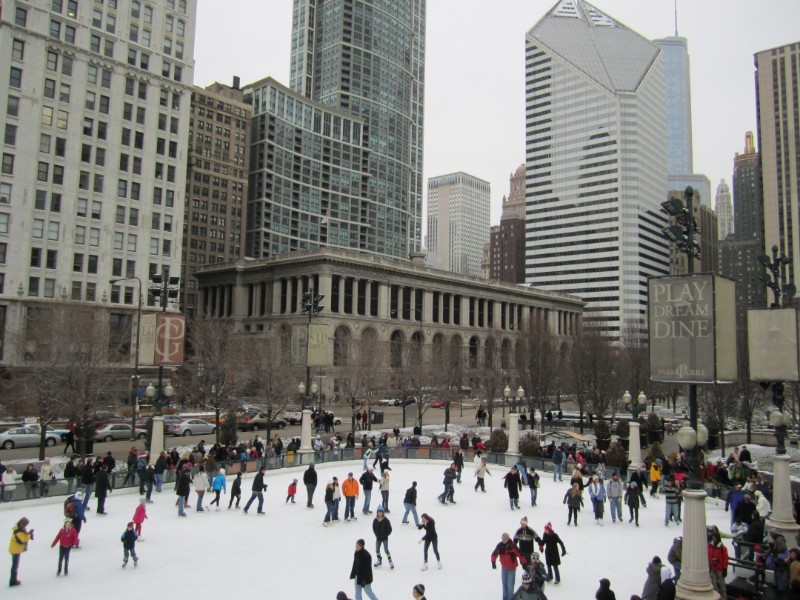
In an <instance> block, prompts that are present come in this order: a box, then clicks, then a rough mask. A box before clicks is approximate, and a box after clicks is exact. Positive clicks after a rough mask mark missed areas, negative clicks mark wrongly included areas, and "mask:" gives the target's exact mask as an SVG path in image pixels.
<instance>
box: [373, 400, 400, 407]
mask: <svg viewBox="0 0 800 600" xmlns="http://www.w3.org/2000/svg"><path fill="white" fill-rule="evenodd" d="M399 400H400V399H399V398H381V399H380V400H378V406H397V402H398V401H399Z"/></svg>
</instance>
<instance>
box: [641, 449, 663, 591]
mask: <svg viewBox="0 0 800 600" xmlns="http://www.w3.org/2000/svg"><path fill="white" fill-rule="evenodd" d="M653 481H661V465H659V464H658V463H657V462H655V461H653V462H652V463H651V464H650V482H651V483H652V482H653ZM659 583H660V582H659ZM642 600H645V599H644V597H642Z"/></svg>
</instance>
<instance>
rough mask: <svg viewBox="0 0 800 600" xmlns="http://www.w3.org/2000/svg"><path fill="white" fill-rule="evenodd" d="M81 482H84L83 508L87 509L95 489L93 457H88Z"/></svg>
mask: <svg viewBox="0 0 800 600" xmlns="http://www.w3.org/2000/svg"><path fill="white" fill-rule="evenodd" d="M81 483H82V484H83V508H84V509H86V507H87V506H88V505H89V500H90V499H91V496H92V492H93V491H94V465H93V464H92V459H91V458H89V459H86V464H85V465H83V469H81Z"/></svg>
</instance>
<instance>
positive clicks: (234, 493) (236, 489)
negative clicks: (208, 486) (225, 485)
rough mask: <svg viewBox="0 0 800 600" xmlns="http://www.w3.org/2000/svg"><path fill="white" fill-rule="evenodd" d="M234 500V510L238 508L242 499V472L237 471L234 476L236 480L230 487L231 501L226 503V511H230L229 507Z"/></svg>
mask: <svg viewBox="0 0 800 600" xmlns="http://www.w3.org/2000/svg"><path fill="white" fill-rule="evenodd" d="M234 498H235V499H236V508H237V510H238V508H239V501H240V500H241V499H242V472H241V471H239V472H238V473H237V474H236V478H235V479H234V480H233V485H231V499H230V502H228V509H229V510H230V508H231V506H233V500H234Z"/></svg>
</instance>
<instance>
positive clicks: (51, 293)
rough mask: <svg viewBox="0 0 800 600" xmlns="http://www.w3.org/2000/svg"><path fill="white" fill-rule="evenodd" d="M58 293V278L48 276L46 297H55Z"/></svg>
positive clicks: (45, 288)
mask: <svg viewBox="0 0 800 600" xmlns="http://www.w3.org/2000/svg"><path fill="white" fill-rule="evenodd" d="M55 295H56V280H55V279H50V278H46V279H45V280H44V297H45V298H54V297H55Z"/></svg>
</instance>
